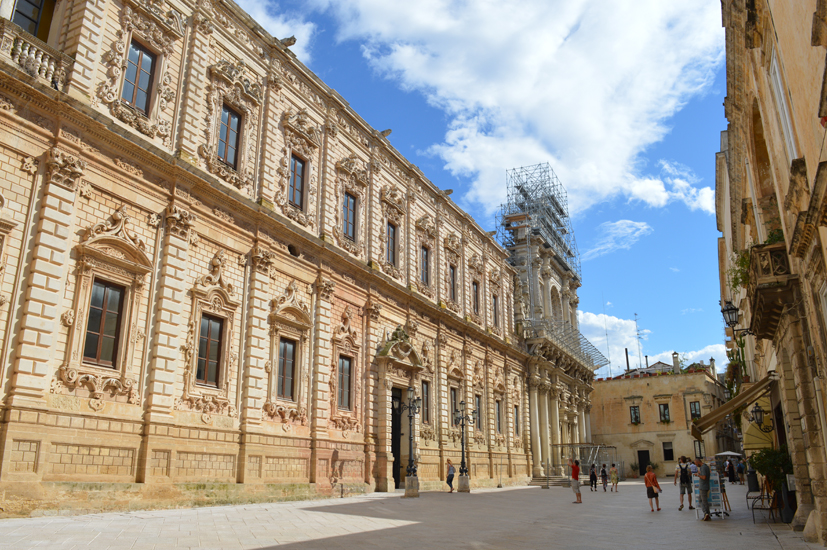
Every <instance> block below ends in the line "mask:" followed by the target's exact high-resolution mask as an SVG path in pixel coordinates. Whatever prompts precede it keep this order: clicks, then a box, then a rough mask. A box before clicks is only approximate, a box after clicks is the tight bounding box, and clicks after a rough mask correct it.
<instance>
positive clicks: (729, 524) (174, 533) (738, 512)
mask: <svg viewBox="0 0 827 550" xmlns="http://www.w3.org/2000/svg"><path fill="white" fill-rule="evenodd" d="M661 484H662V486H663V488H664V493H663V494H662V495H661V507H662V508H663V511H662V512H656V513H651V512H650V511H649V505H648V502H647V500H646V498H645V489H644V487H643V484H642V483H640V482H626V483H622V484H621V486H620V492H619V493H617V494H616V493H604V492H603V491H602V489H601V490H600V492H598V493H590V492H589V491H588V488H587V490H586V491H585V492H584V493H583V504H581V505H575V504H572V500H573V498H572V496H573V495H572V493H571V490H570V489H567V488H562V487H552V488H551V489H549V490H545V489H541V488H537V487H526V488H511V489H489V490H479V491H475V492H474V493H471V494H457V493H454V494H448V493H422V496H421V497H420V498H419V499H403V498H399V495H398V494H392V495H388V494H383V493H375V494H372V495H364V496H358V497H350V498H344V499H335V500H317V501H304V502H285V503H273V504H255V505H241V506H220V507H213V508H197V509H186V510H159V511H148V512H131V513H110V514H93V515H86V516H71V517H59V516H58V517H55V516H53V517H42V518H27V519H6V520H0V549H4V548H14V549H25V548H44V547H45V548H49V549H59V550H68V549H81V548H82V549H89V550H98V549H100V550H103V549H113V550H114V549H127V548H130V549H133V550H150V549H152V550H161V549H167V548H176V549H177V548H200V549H206V548H213V549H218V548H220V549H225V548H226V549H245V550H246V549H264V548H274V547H276V546H278V547H279V548H280V549H283V548H284V549H289V550H311V549H338V548H341V549H344V548H348V549H355V548H382V549H385V550H387V549H397V548H399V549H404V548H415V549H417V550H422V549H423V548H451V549H455V548H459V549H464V548H469V549H470V548H473V549H493V548H497V549H514V548H530V549H535V548H538V549H539V548H543V549H545V548H550V547H551V548H553V547H557V548H566V549H569V548H572V549H580V548H583V549H611V550H621V549H625V548H636V549H640V548H669V549H670V550H673V549H674V548H676V547H690V548H703V549H706V548H716V549H717V548H727V549H749V550H761V549H770V548H771V549H791V550H792V549H795V550H803V549H811V548H812V549H815V547H816V546H815V545H808V544H806V543H805V542H804V541H803V540H802V539H801V536H800V533H794V532H793V531H791V530H790V529H789V527H787V526H786V525H784V524H782V523H776V524H772V523H769V524H768V523H766V521H764V520H759V521H758V523H756V524H755V525H753V523H752V516H751V514H750V512H749V511H748V510H747V509H746V504H745V502H744V496H745V491H746V489H745V487H742V486H734V487H728V491H729V497H730V502H731V504H732V508H733V512H732V514H731V516H730V517H729V518H726V519H713V521H711V522H706V523H704V522H700V521H698V520H696V519H695V512H694V511H689V510H687V509H684V510H683V511H682V512H679V511H678V509H677V508H678V490H677V488H676V487H674V486H673V485H672V484H671V483H670V482H668V481H661Z"/></svg>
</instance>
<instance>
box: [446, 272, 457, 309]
mask: <svg viewBox="0 0 827 550" xmlns="http://www.w3.org/2000/svg"><path fill="white" fill-rule="evenodd" d="M448 276H449V278H450V281H449V284H450V285H451V288H449V289H448V294H449V296H450V297H451V301H452V302H456V301H457V267H456V266H454V265H449V266H448Z"/></svg>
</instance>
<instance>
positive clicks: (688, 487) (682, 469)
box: [673, 456, 695, 512]
mask: <svg viewBox="0 0 827 550" xmlns="http://www.w3.org/2000/svg"><path fill="white" fill-rule="evenodd" d="M687 462H689V459H688V458H686V457H685V456H682V457H680V458H679V459H678V465H677V466H675V483H674V484H673V485H677V484H678V482H680V484H681V505H680V507H679V508H678V511H679V512H680V511H681V510H683V495H684V494H686V495H688V496H689V509H690V510H694V509H695V507H694V506H692V470H691V469H690V468H689V464H687Z"/></svg>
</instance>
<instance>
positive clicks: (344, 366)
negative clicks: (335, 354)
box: [339, 356, 353, 410]
mask: <svg viewBox="0 0 827 550" xmlns="http://www.w3.org/2000/svg"><path fill="white" fill-rule="evenodd" d="M352 363H353V359H351V358H350V357H345V356H340V357H339V408H340V409H346V410H350V378H351V368H352Z"/></svg>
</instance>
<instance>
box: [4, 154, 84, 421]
mask: <svg viewBox="0 0 827 550" xmlns="http://www.w3.org/2000/svg"><path fill="white" fill-rule="evenodd" d="M85 168H86V162H85V161H83V160H82V159H80V158H77V157H75V156H72V155H70V154H69V153H66V152H64V151H62V150H60V149H58V148H56V147H53V148H51V149H49V150H48V151H47V153H46V182H45V185H44V187H43V196H42V200H41V203H40V204H41V206H40V211H39V212H38V218H37V222H36V223H37V230H36V231H35V232H34V243H33V251H32V263H31V266H30V269H29V274H28V278H27V283H26V287H25V288H26V290H25V300H24V301H23V303H22V304H21V311H22V318H21V320H20V331H19V338H18V340H17V351H16V354H15V358H14V371H13V372H14V374H13V375H12V380H11V387H10V391H9V404H10V405H11V406H13V407H16V406H42V405H43V401H44V396H45V392H46V390H47V389H48V386H49V378H48V377H49V375H50V371H51V369H50V368H49V361H50V360H51V359H52V358H53V357H54V353H53V352H54V346H55V340H54V338H55V335H56V334H57V333H58V304H59V303H60V301H61V299H62V297H63V287H64V280H65V277H64V269H65V266H66V263H67V262H68V261H69V242H70V239H69V235H70V233H71V228H72V224H73V216H74V206H75V188H76V185H77V184H78V183H79V181H80V178H81V176H82V175H83V171H84V169H85Z"/></svg>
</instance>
